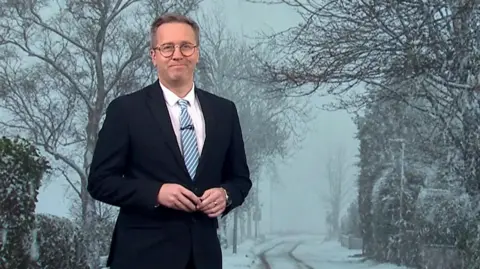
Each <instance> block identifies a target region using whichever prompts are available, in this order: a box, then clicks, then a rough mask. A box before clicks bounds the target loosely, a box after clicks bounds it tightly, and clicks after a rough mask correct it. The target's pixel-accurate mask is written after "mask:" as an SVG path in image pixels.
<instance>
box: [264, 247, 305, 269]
mask: <svg viewBox="0 0 480 269" xmlns="http://www.w3.org/2000/svg"><path fill="white" fill-rule="evenodd" d="M300 245H301V242H281V243H278V244H275V245H274V246H272V248H270V249H268V250H266V251H265V252H264V253H262V254H261V255H260V259H261V260H262V266H263V268H265V269H291V268H298V269H313V268H312V267H310V266H308V265H307V264H305V263H304V262H303V261H302V260H300V259H299V258H298V257H296V256H295V255H294V254H293V252H294V251H295V250H296V249H297V247H298V246H300Z"/></svg>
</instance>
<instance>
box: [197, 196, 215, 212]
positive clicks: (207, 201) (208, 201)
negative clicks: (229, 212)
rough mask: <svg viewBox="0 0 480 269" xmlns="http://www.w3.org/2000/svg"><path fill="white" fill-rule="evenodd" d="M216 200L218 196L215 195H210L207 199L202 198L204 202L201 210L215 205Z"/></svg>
mask: <svg viewBox="0 0 480 269" xmlns="http://www.w3.org/2000/svg"><path fill="white" fill-rule="evenodd" d="M214 201H216V197H215V196H214V195H210V196H208V197H207V198H206V199H205V200H202V203H201V204H200V206H199V209H200V210H205V209H206V208H209V207H210V206H211V205H213V203H214Z"/></svg>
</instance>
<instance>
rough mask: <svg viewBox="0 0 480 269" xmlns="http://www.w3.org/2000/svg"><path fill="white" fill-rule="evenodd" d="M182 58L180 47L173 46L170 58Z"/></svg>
mask: <svg viewBox="0 0 480 269" xmlns="http://www.w3.org/2000/svg"><path fill="white" fill-rule="evenodd" d="M182 58H183V55H182V52H181V51H180V47H178V46H175V50H174V51H173V55H172V59H173V60H181V59H182Z"/></svg>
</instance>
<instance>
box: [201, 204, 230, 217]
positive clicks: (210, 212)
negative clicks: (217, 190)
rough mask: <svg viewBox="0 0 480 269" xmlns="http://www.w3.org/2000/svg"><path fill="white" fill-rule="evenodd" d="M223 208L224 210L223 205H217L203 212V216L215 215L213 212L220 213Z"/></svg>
mask: <svg viewBox="0 0 480 269" xmlns="http://www.w3.org/2000/svg"><path fill="white" fill-rule="evenodd" d="M224 208H225V205H224V204H223V203H219V204H217V205H214V206H212V207H211V208H209V209H206V210H205V211H204V212H205V214H207V215H208V214H213V213H215V212H217V211H221V210H223V209H224Z"/></svg>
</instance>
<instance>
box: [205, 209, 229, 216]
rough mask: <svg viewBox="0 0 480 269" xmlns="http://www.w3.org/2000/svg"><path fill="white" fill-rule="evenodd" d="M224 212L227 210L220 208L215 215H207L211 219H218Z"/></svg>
mask: <svg viewBox="0 0 480 269" xmlns="http://www.w3.org/2000/svg"><path fill="white" fill-rule="evenodd" d="M224 210H225V209H222V208H220V209H219V210H217V211H215V212H213V213H210V214H207V215H208V216H209V217H210V218H216V217H218V216H220V215H221V214H222V212H223V211H224Z"/></svg>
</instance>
